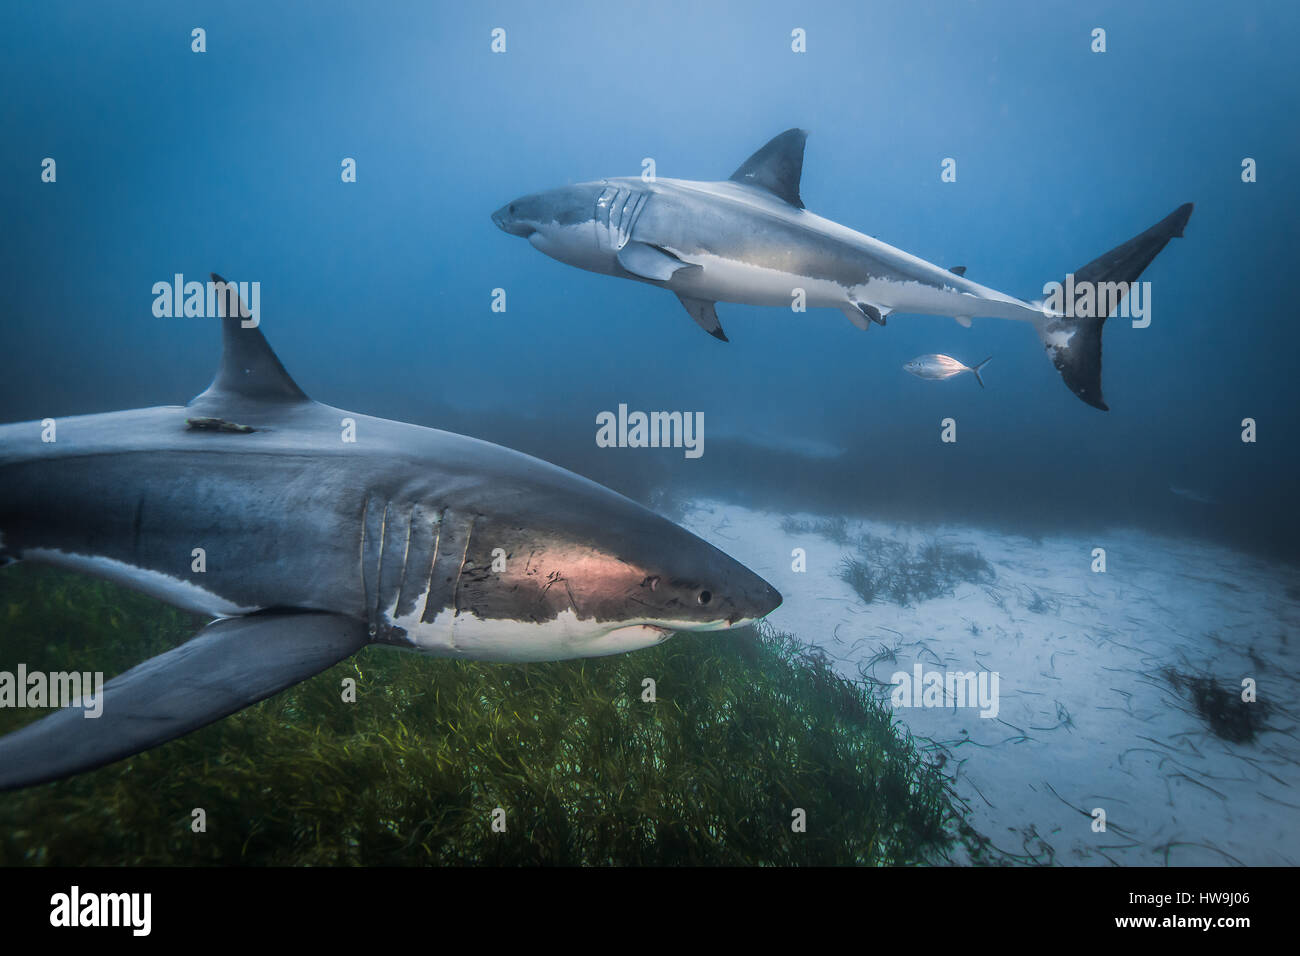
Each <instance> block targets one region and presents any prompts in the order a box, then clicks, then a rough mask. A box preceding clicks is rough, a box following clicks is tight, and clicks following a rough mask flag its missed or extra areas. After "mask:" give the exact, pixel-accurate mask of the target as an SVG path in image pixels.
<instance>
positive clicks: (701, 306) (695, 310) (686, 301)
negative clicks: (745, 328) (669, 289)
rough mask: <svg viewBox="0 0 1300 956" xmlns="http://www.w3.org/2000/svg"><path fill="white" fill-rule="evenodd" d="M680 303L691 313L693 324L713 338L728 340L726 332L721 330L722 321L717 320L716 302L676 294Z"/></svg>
mask: <svg viewBox="0 0 1300 956" xmlns="http://www.w3.org/2000/svg"><path fill="white" fill-rule="evenodd" d="M677 298H678V299H680V300H681V302H682V305H684V306H686V311H687V312H689V313H690V314H691V318H692V319H694V320H695V324H696V325H698V326H699V327H700V328H702V329H703V330H704V331H705V332H708V333H709V334H710V335H711V336H713V337H714V338H715V339H721V340H722V341H724V342H730V341H731V340H730V339H729V338H727V333H726V332H723V331H722V323H721V322H719V321H718V309H717V303H716V302H710V301H709V300H708V299H692V298H691V297H690V296H686V295H681V294H680V293H679V294H678V296H677Z"/></svg>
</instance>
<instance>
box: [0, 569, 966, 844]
mask: <svg viewBox="0 0 1300 956" xmlns="http://www.w3.org/2000/svg"><path fill="white" fill-rule="evenodd" d="M0 621H2V622H3V623H2V624H0V648H2V649H3V656H2V657H0V664H3V662H10V663H9V664H3V666H7V667H12V666H13V665H14V664H16V662H18V661H22V662H25V663H26V664H27V666H28V667H29V668H31V669H36V668H40V669H44V670H49V671H57V670H61V669H66V670H72V669H76V670H81V671H86V670H99V671H103V672H104V674H105V675H106V678H107V677H109V676H111V675H113V674H116V673H118V672H120V671H122V670H124V669H125V668H127V667H130V666H132V665H133V664H134V663H136V662H138V661H140V660H142V659H144V658H147V657H149V656H150V655H153V654H156V653H159V652H161V651H163V650H166V649H167V648H168V647H171V646H174V645H176V644H178V643H181V642H183V641H185V640H187V639H188V638H189V637H190V636H191V635H192V634H193V633H194V631H195V630H196V629H197V628H198V627H199V626H200V625H201V623H202V621H201V620H200V619H198V618H195V617H193V616H191V615H188V614H185V613H183V612H180V611H176V610H174V609H172V608H169V607H167V606H164V605H161V604H159V603H157V602H155V601H153V600H152V599H150V598H147V597H144V596H141V595H139V594H136V593H134V592H130V591H126V590H123V589H121V588H118V587H117V586H115V585H112V584H110V583H106V582H103V581H98V580H93V579H90V578H86V577H82V576H78V575H74V574H69V573H66V572H61V571H56V570H53V569H48V568H37V567H28V566H24V565H18V566H14V567H11V568H8V569H6V570H5V572H4V573H3V574H0ZM347 678H353V679H355V681H356V700H355V702H354V703H348V702H345V701H344V699H343V697H344V694H343V687H344V681H345V680H346V679H347ZM645 678H652V679H653V680H654V682H655V693H656V698H657V699H656V700H655V701H654V702H646V701H645V700H643V681H644V680H645ZM36 716H39V713H36V712H33V711H30V710H12V709H8V710H0V733H4V732H8V731H10V730H13V729H16V728H17V727H18V726H20V725H21V724H23V723H25V722H27V721H28V720H31V719H33V717H36ZM196 808H201V809H202V810H203V811H204V814H205V816H206V829H205V830H204V831H203V832H194V830H193V828H192V820H193V811H194V810H195V809H196ZM498 808H500V810H502V811H504V824H505V829H504V832H499V831H496V830H494V829H493V827H492V820H493V812H494V810H497V809H498ZM796 808H798V809H802V810H803V811H805V813H806V819H807V828H806V831H805V832H795V831H794V830H793V829H792V826H791V823H792V820H793V816H792V814H793V813H794V811H795V810H796ZM957 846H961V847H963V848H964V850H965V851H966V852H968V853H969V854H970V855H971V857H973V858H977V859H978V858H981V857H986V856H987V854H988V850H987V843H986V842H985V841H984V840H983V839H982V838H981V837H979V836H978V835H977V834H975V833H974V831H972V830H971V829H970V827H969V826H968V825H966V824H965V822H964V820H963V817H962V807H961V806H960V801H958V800H956V799H955V798H954V796H953V794H952V791H951V789H950V781H949V780H948V779H947V778H946V777H945V776H944V774H943V773H942V771H941V770H940V769H938V767H937V766H936V765H935V763H934V762H933V761H932V760H930V759H929V758H928V757H927V756H926V752H925V749H924V744H923V743H922V742H918V741H914V740H913V739H911V738H910V736H909V735H908V734H907V732H906V731H905V729H904V728H902V727H901V726H900V725H899V724H898V723H897V722H895V721H894V719H893V717H892V715H891V712H890V710H889V707H888V703H887V701H886V702H883V703H882V701H881V700H880V698H879V697H878V696H877V692H874V691H872V690H871V689H870V688H869V687H867V686H863V685H858V684H855V683H853V682H850V681H846V680H844V679H843V678H841V677H839V676H837V675H836V674H835V673H833V671H832V670H831V668H830V666H829V664H828V663H827V661H826V660H825V658H824V657H822V656H821V655H820V654H818V653H817V652H815V651H813V650H810V649H809V648H808V647H806V646H804V645H802V644H800V643H799V642H798V641H796V640H795V639H794V638H792V637H791V636H789V635H787V634H783V633H779V632H776V631H775V630H771V629H766V630H756V629H745V630H742V631H738V632H733V633H730V634H726V635H707V634H705V635H698V636H688V635H681V636H678V637H676V638H674V639H672V640H670V641H668V642H666V643H664V644H661V645H659V646H657V647H654V648H651V649H648V650H644V651H639V652H636V653H633V654H627V655H619V656H615V657H607V658H598V659H593V660H586V661H572V662H563V663H554V664H528V665H498V664H473V663H462V662H457V661H449V660H437V659H431V658H425V657H421V656H420V655H418V654H415V653H411V652H404V651H401V650H398V649H394V648H381V647H371V648H368V649H366V650H365V651H363V652H362V653H361V654H359V655H357V656H356V657H354V658H352V659H350V660H348V661H345V662H343V663H341V664H339V665H337V666H335V667H333V668H331V669H330V670H328V671H326V672H324V673H322V674H320V675H319V676H317V677H316V678H314V679H312V680H310V681H307V682H305V683H303V684H300V685H298V686H296V687H293V688H291V689H289V690H287V691H285V692H283V693H281V694H278V695H276V696H275V697H272V698H270V699H269V700H266V701H264V702H262V703H261V704H258V705H255V706H253V707H251V708H249V709H247V710H245V711H243V712H241V713H238V714H236V715H234V716H232V717H229V718H227V719H225V720H223V721H219V722H218V723H216V724H213V725H211V726H209V727H206V728H204V729H202V730H200V731H198V732H196V733H193V734H190V735H189V736H187V737H183V738H181V739H179V740H176V741H173V742H172V743H170V744H167V745H164V746H162V747H159V748H156V749H154V750H152V751H149V752H146V753H144V754H140V755H138V756H136V757H133V758H131V759H128V760H124V761H120V762H118V763H115V764H112V765H109V766H107V767H104V768H101V769H99V770H96V771H93V772H91V773H86V774H82V775H80V776H77V777H74V778H71V779H68V780H63V781H59V782H56V783H52V784H47V785H44V786H39V787H34V788H31V789H28V790H23V791H17V792H10V793H4V794H0V864H3V865H39V864H50V865H117V864H128V865H129V864H161V865H205V864H247V865H354V864H355V865H408V864H409V865H418V864H434V865H438V864H451V865H458V864H460V865H474V864H486V865H515V864H557V865H578V864H593V865H634V864H649V865H669V864H704V865H708V864H733V865H737V864H738V865H758V864H775V865H787V864H912V863H926V862H940V861H943V860H945V859H949V858H950V857H951V854H952V852H953V850H954V848H955V847H957Z"/></svg>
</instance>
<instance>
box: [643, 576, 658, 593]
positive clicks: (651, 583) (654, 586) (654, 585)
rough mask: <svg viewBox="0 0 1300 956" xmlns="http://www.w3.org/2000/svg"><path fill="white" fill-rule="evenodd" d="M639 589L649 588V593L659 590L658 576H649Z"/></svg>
mask: <svg viewBox="0 0 1300 956" xmlns="http://www.w3.org/2000/svg"><path fill="white" fill-rule="evenodd" d="M641 587H643V588H649V589H650V590H651V591H657V590H659V575H657V574H655V575H651V576H650V577H648V578H646V579H645V580H644V581H642V582H641Z"/></svg>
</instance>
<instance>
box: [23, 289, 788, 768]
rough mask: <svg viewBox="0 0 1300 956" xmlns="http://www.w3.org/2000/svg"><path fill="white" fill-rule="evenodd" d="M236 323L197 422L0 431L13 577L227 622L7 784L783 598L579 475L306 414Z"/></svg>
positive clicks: (112, 700) (56, 725)
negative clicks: (365, 662)
mask: <svg viewBox="0 0 1300 956" xmlns="http://www.w3.org/2000/svg"><path fill="white" fill-rule="evenodd" d="M213 279H214V281H216V282H218V283H220V284H221V285H222V286H223V287H224V286H225V283H224V282H223V280H221V279H219V278H218V277H216V276H213ZM239 314H240V313H239V312H238V311H236V310H228V311H227V315H228V316H229V317H228V318H224V319H223V320H222V341H223V351H222V359H221V364H220V367H219V368H218V371H217V374H216V377H215V378H214V380H213V382H212V384H211V386H210V387H209V388H208V389H207V390H206V391H204V392H203V393H202V394H201V395H199V396H198V397H197V398H195V399H193V400H192V401H191V402H190V403H189V405H187V406H163V407H156V408H138V409H132V410H129V411H121V412H112V413H107V414H98V415H83V416H76V417H72V418H63V419H58V420H57V421H56V426H57V441H54V442H48V443H47V442H43V441H42V440H41V425H40V423H36V422H22V423H17V424H10V425H3V426H0V564H3V563H6V562H10V561H14V560H27V561H34V562H42V563H47V564H52V565H58V566H61V567H65V568H71V569H74V570H78V571H83V572H87V573H90V574H95V575H99V576H102V577H105V578H109V579H111V580H114V581H117V582H119V583H121V584H123V585H126V586H128V587H131V588H135V589H137V590H140V591H143V592H145V593H147V594H151V595H153V596H154V597H157V598H159V599H161V600H163V601H166V602H168V603H171V604H173V605H176V606H178V607H182V608H186V609H188V610H191V611H195V612H198V613H202V614H207V615H210V616H212V617H214V618H217V620H216V621H215V622H214V623H213V624H210V625H209V626H207V627H205V628H204V629H203V630H202V631H200V632H199V634H198V635H197V636H196V637H195V638H194V639H193V640H191V641H190V642H189V643H187V644H184V645H182V646H180V647H178V648H176V649H174V650H171V651H168V652H167V653H164V654H161V655H159V656H158V657H155V658H153V659H151V660H149V661H146V662H145V663H143V664H141V665H139V666H137V667H135V668H133V669H131V670H129V671H127V672H125V673H123V674H121V675H120V676H118V677H116V678H114V679H113V680H111V681H109V682H108V683H107V684H106V685H105V686H104V689H103V698H102V702H103V703H102V706H103V713H102V715H101V716H100V717H98V718H97V719H95V720H84V719H83V717H82V711H81V710H80V709H77V708H69V709H65V710H60V711H56V712H54V713H52V714H50V715H49V716H46V717H44V718H42V719H41V720H38V721H36V722H35V723H32V724H29V725H28V726H26V727H23V728H22V729H20V730H18V731H15V732H13V733H11V734H9V735H7V736H5V737H3V738H0V789H10V788H15V787H23V786H30V785H32V784H36V783H41V782H44V781H47V780H54V779H57V778H60V777H64V776H68V775H70V774H74V773H79V772H81V771H84V770H89V769H91V768H93V767H97V766H100V765H102V764H105V763H109V762H111V761H113V760H117V759H120V758H122V757H126V756H130V755H131V754H134V753H138V752H140V751H142V750H145V749H148V748H150V747H153V746H156V745H158V744H161V743H164V742H165V741H168V740H171V739H173V738H175V737H178V736H180V735H182V734H185V733H188V732H189V731H191V730H194V729H196V728H198V727H201V726H204V725H205V724H208V723H211V722H213V721H215V720H218V719H220V718H221V717H225V716H227V715H228V714H231V713H234V712H235V711H237V710H240V709H242V708H244V707H246V706H248V705H249V704H252V703H255V702H256V701H258V700H262V699H263V698H265V697H269V696H270V695H272V694H274V693H276V692H278V691H280V690H283V689H284V688H286V687H289V686H291V685H293V684H296V683H298V682H299V681H302V680H305V679H307V678H308V677H311V676H313V675H314V674H316V673H319V672H320V671H322V670H325V669H326V668H328V667H330V666H332V665H333V664H335V663H337V662H338V661H340V660H343V659H344V658H346V657H348V656H350V655H351V654H353V653H355V652H356V651H358V650H360V649H361V648H362V647H364V646H366V645H367V644H371V643H385V644H393V645H397V646H399V647H406V648H411V649H414V650H419V651H424V652H426V653H429V654H433V655H438V656H444V657H457V658H462V659H470V660H486V661H546V660H564V659H569V658H580V657H593V656H600V655H606V654H616V653H621V652H624V651H631V650H636V649H637V648H642V647H647V646H650V645H653V644H657V643H659V642H661V641H663V640H664V639H665V638H666V637H668V636H669V635H670V634H672V633H674V632H676V631H716V630H725V629H728V628H733V627H737V626H740V625H743V624H745V623H748V622H750V621H754V620H756V619H758V618H761V617H763V616H764V615H766V614H768V613H769V612H771V611H772V610H773V609H775V608H776V607H777V606H778V605H779V604H780V603H781V596H780V594H778V593H777V592H776V590H775V589H774V588H772V587H771V585H769V584H768V583H767V582H766V581H764V580H763V579H762V578H760V577H759V576H758V575H756V574H754V573H753V572H752V571H750V570H749V569H748V568H746V567H744V566H743V565H742V564H740V563H739V562H737V561H735V560H733V559H732V558H730V557H728V556H727V555H725V554H723V553H722V552H721V551H719V550H718V549H717V548H715V547H713V546H712V545H710V544H708V543H707V542H705V541H703V540H701V539H700V538H698V537H696V536H695V535H693V534H691V533H689V532H688V531H686V530H684V529H683V528H680V527H679V526H677V525H675V524H673V523H672V522H670V521H668V520H666V519H664V518H662V517H660V516H658V515H656V514H654V513H653V512H651V511H649V510H647V509H646V508H643V507H642V506H641V505H638V504H636V503H635V502H633V501H631V500H630V499H628V498H625V497H623V496H622V495H619V494H616V493H615V492H613V491H610V490H609V489H607V488H604V487H602V486H601V485H598V484H596V483H594V482H592V481H588V480H587V479H585V478H581V477H579V476H578V475H575V474H573V473H572V472H569V471H565V470H564V469H562V468H559V467H556V466H555V465H551V464H547V463H546V462H543V461H540V460H538V459H536V458H531V457H529V456H527V455H523V454H521V453H519V452H516V451H511V450H509V449H507V448H502V447H500V446H498V445H492V444H489V443H487V442H484V441H478V440H476V439H473V438H466V437H464V436H461V435H455V434H452V433H450V432H445V431H439V430H436V429H432V428H423V427H420V426H417V425H411V424H406V423H403V422H395V421H388V420H385V419H381V418H371V417H369V416H365V415H361V414H357V413H355V412H348V411H344V410H342V409H338V408H332V407H330V406H328V405H324V404H321V403H319V402H315V401H313V400H311V399H310V398H308V397H307V396H306V395H305V394H304V393H303V392H302V390H301V389H299V388H298V386H297V385H296V384H295V383H294V381H293V380H292V379H291V378H290V377H289V375H288V374H287V373H286V372H285V370H284V367H283V366H282V365H281V364H280V361H279V359H278V358H277V357H276V356H275V353H274V352H272V351H271V349H270V347H269V346H268V345H267V343H266V340H265V339H264V338H263V336H262V332H261V331H260V329H258V328H243V327H242V325H241V322H240V319H239V317H238V316H239ZM349 429H350V430H351V433H352V435H353V437H354V438H355V440H354V441H345V440H343V438H342V435H343V433H344V432H345V431H346V430H349ZM196 549H202V551H203V554H204V555H205V559H204V566H203V567H202V569H201V570H196V569H195V565H194V563H193V554H194V553H195V551H196Z"/></svg>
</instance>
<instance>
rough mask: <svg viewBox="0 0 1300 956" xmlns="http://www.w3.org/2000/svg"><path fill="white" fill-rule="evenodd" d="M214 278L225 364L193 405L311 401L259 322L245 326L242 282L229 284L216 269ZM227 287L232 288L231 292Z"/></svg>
mask: <svg viewBox="0 0 1300 956" xmlns="http://www.w3.org/2000/svg"><path fill="white" fill-rule="evenodd" d="M212 281H213V282H214V283H216V292H217V302H218V303H219V305H220V306H221V307H222V311H223V312H224V315H223V317H222V319H221V364H220V365H219V366H217V374H216V377H215V378H213V379H212V384H211V385H209V386H208V387H207V389H206V390H205V391H203V392H202V393H200V394H199V395H197V396H196V397H195V398H194V399H193V400H192V401H191V402H190V403H189V407H191V408H196V407H200V406H201V407H202V408H203V409H204V410H208V411H213V410H218V409H221V408H223V407H226V406H240V405H244V406H247V405H248V404H249V403H257V404H296V403H298V402H308V401H311V399H309V398H308V397H307V396H306V394H304V393H303V390H302V389H300V388H299V387H298V386H297V384H296V383H295V382H294V380H293V379H291V378H290V377H289V373H288V372H286V371H285V370H284V366H283V365H281V364H280V360H279V359H278V358H276V356H275V353H274V352H273V351H271V346H270V345H268V344H267V342H266V338H265V337H264V336H263V335H262V330H261V329H260V328H258V327H257V326H253V327H252V328H247V329H246V328H244V326H243V321H244V320H243V319H242V318H241V314H242V315H245V316H246V315H247V314H248V313H247V312H246V311H245V308H244V304H243V302H242V301H241V300H240V298H239V289H238V286H236V285H234V284H233V283H231V284H229V285H227V283H226V280H225V279H223V278H221V276H219V275H217V274H216V273H215V272H214V273H212ZM226 289H229V292H228V293H227V292H225V290H226ZM227 295H228V296H229V298H227ZM226 303H228V305H225V304H226Z"/></svg>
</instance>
